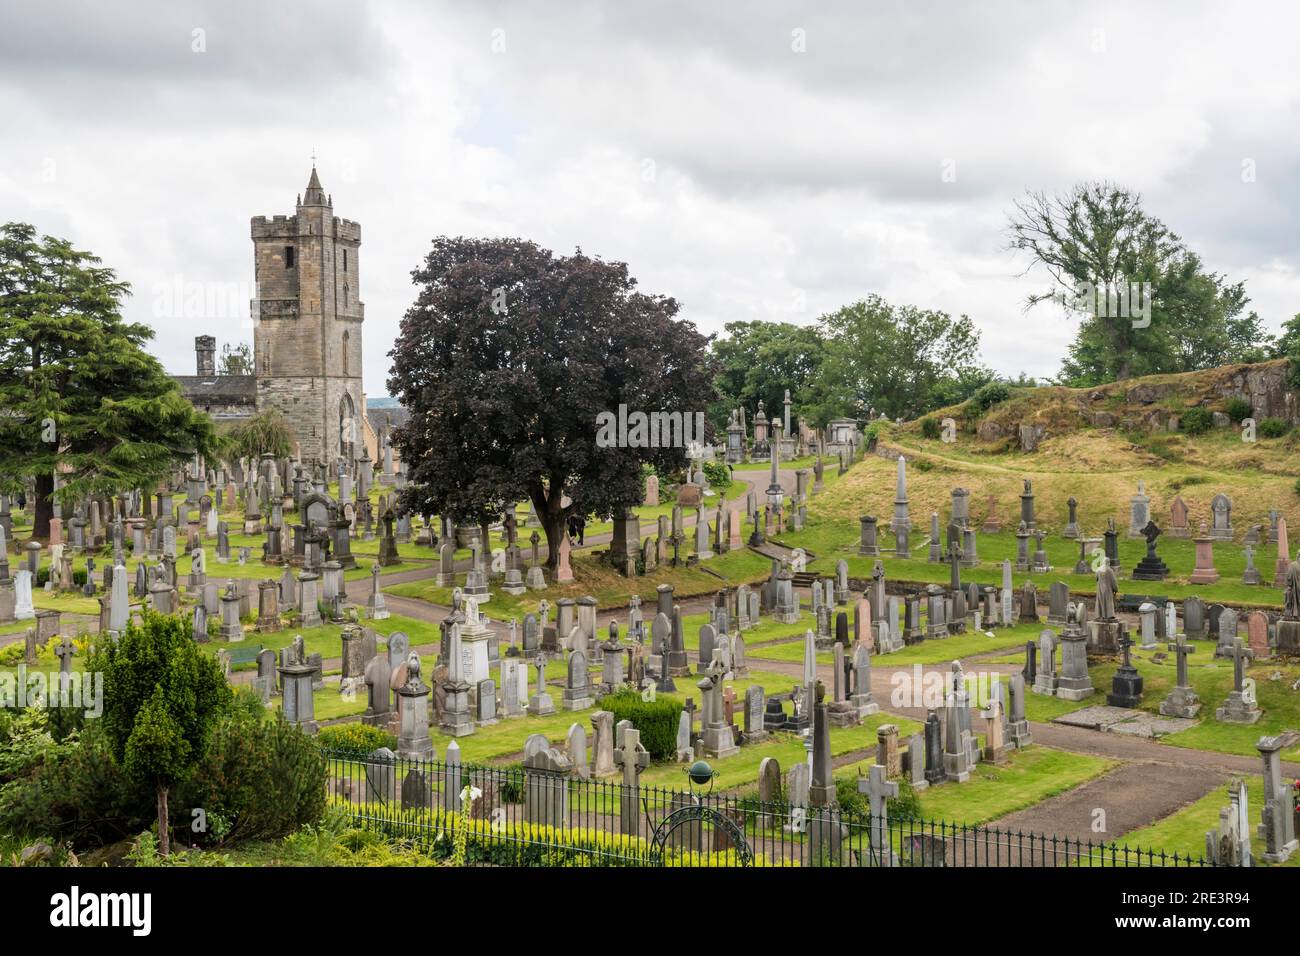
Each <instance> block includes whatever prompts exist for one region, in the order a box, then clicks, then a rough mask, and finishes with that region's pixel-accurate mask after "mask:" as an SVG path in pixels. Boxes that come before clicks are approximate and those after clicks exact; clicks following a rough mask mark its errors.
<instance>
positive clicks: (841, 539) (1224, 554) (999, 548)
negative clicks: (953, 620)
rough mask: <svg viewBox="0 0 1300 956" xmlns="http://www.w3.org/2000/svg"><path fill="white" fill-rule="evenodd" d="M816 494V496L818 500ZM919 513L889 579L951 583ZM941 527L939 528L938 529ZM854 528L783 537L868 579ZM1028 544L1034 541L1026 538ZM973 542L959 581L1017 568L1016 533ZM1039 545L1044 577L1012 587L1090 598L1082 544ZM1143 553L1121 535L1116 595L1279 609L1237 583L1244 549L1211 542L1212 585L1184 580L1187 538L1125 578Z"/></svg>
mask: <svg viewBox="0 0 1300 956" xmlns="http://www.w3.org/2000/svg"><path fill="white" fill-rule="evenodd" d="M815 500H816V499H814V501H815ZM918 517H919V516H914V517H913V522H914V524H913V529H912V534H911V537H910V539H909V543H910V545H911V553H912V555H913V557H911V558H906V559H904V558H898V557H895V556H894V555H893V554H892V553H890V552H885V553H883V554H882V557H881V558H880V560H881V561H882V562H883V564H884V567H885V573H886V575H887V576H888V578H889V579H890V580H891V581H905V582H911V583H916V584H943V585H947V584H948V581H949V569H948V565H947V564H946V563H944V564H931V563H929V562H928V561H926V553H927V550H928V549H927V548H926V547H924V546H923V545H922V542H923V541H924V540H925V539H926V538H927V537H928V536H929V528H928V522H927V524H926V526H925V527H918ZM943 533H944V532H941V534H943ZM859 537H860V535H859V526H858V522H857V521H856V519H852V520H847V519H840V518H828V517H814V516H813V515H809V520H808V523H807V524H806V525H805V526H804V530H802V531H796V532H789V533H787V534H784V535H782V536H781V541H782V543H783V544H786V545H788V546H790V547H801V548H804V549H805V550H808V551H811V552H812V553H813V554H815V555H816V557H815V558H814V559H811V560H810V561H809V562H808V570H810V571H821V572H825V573H832V572H833V571H834V568H835V563H836V561H838V560H840V559H841V558H843V559H844V560H845V561H846V562H847V564H848V566H849V575H850V577H855V578H861V579H867V578H870V576H871V571H872V568H873V567H874V565H875V561H876V559H875V558H868V557H862V556H860V555H859V554H858V553H857V547H858V541H859ZM880 544H881V547H882V548H889V547H892V546H893V538H892V536H891V535H890V534H889V532H888V529H887V527H886V525H885V521H884V520H883V519H882V521H881V533H880ZM1030 545H1031V547H1032V546H1033V542H1032V541H1031V542H1030ZM977 547H978V550H979V557H980V564H979V565H978V566H977V567H974V568H963V569H962V574H961V579H962V583H963V584H968V583H971V582H974V583H976V584H980V585H995V586H998V587H1000V586H1001V584H1002V561H1003V559H1008V558H1009V559H1010V560H1011V561H1012V565H1013V567H1014V562H1015V557H1016V538H1015V535H1014V534H1012V533H1010V532H1007V531H1003V532H1000V533H998V534H979V535H978V543H977ZM1044 550H1046V552H1047V555H1048V560H1049V562H1050V563H1051V565H1052V568H1053V570H1052V571H1050V572H1048V573H1046V574H1030V573H1028V572H1023V571H1021V572H1015V571H1013V573H1012V582H1013V587H1014V588H1015V589H1017V590H1018V589H1019V588H1020V586H1021V585H1022V584H1023V583H1024V582H1025V581H1027V580H1032V581H1033V582H1034V584H1035V585H1036V586H1037V588H1038V591H1039V594H1040V596H1045V595H1046V592H1047V588H1048V587H1049V586H1050V585H1051V584H1052V583H1053V582H1056V581H1064V582H1065V583H1066V584H1067V585H1069V587H1070V591H1071V593H1072V594H1074V595H1076V596H1087V597H1089V598H1091V596H1093V595H1094V594H1095V592H1096V579H1095V578H1094V577H1093V576H1092V575H1091V574H1088V575H1079V574H1074V573H1073V569H1074V565H1075V562H1076V561H1077V560H1078V558H1079V544H1078V542H1077V541H1072V540H1070V539H1068V538H1062V537H1060V536H1059V535H1053V534H1049V535H1048V536H1047V538H1046V539H1045V541H1044ZM1145 554H1146V546H1145V544H1144V543H1143V542H1142V541H1140V540H1137V541H1135V540H1131V539H1129V538H1127V537H1124V536H1121V537H1120V539H1119V555H1120V567H1121V571H1120V593H1121V594H1155V595H1164V596H1166V597H1171V598H1177V599H1182V598H1187V597H1191V596H1192V595H1196V596H1198V597H1200V598H1202V599H1204V600H1205V601H1206V602H1208V603H1213V602H1216V601H1218V602H1228V603H1232V604H1236V605H1242V606H1258V607H1272V608H1278V607H1281V606H1282V600H1283V593H1282V591H1281V590H1280V589H1278V588H1274V587H1272V586H1264V585H1249V584H1242V583H1241V575H1242V573H1243V572H1244V571H1245V568H1246V559H1245V551H1244V549H1243V548H1242V547H1240V546H1238V545H1232V544H1228V543H1225V542H1216V543H1215V546H1214V556H1215V567H1216V568H1218V570H1219V574H1220V580H1219V582H1218V583H1217V584H1211V585H1195V584H1189V583H1187V581H1186V579H1187V577H1188V576H1190V574H1191V572H1192V568H1193V566H1194V564H1195V545H1194V544H1193V542H1191V541H1190V540H1186V539H1182V540H1180V539H1176V538H1161V539H1160V546H1159V554H1160V557H1161V558H1162V559H1163V560H1164V562H1165V563H1166V564H1167V565H1168V566H1169V568H1170V577H1169V579H1167V580H1165V581H1134V580H1131V579H1129V578H1128V574H1129V573H1130V572H1132V570H1133V568H1134V566H1135V565H1136V564H1137V562H1138V560H1139V559H1140V558H1141V557H1142V556H1144V555H1145ZM1276 555H1277V550H1276V548H1275V547H1274V546H1272V545H1268V546H1264V547H1260V548H1257V549H1255V567H1257V568H1258V569H1259V570H1260V574H1261V575H1262V577H1263V579H1264V580H1265V581H1267V582H1271V581H1272V579H1273V565H1274V563H1275V560H1276Z"/></svg>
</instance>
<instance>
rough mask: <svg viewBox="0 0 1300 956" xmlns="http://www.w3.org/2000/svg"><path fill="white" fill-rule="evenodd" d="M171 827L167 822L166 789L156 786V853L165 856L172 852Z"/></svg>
mask: <svg viewBox="0 0 1300 956" xmlns="http://www.w3.org/2000/svg"><path fill="white" fill-rule="evenodd" d="M170 829H171V825H170V824H169V823H168V822H167V788H166V787H164V786H162V785H161V784H159V786H158V852H159V853H160V854H161V855H162V856H167V855H169V854H170V853H171V850H172V841H171V833H170V832H169V831H170Z"/></svg>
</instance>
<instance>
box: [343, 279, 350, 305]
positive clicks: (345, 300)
mask: <svg viewBox="0 0 1300 956" xmlns="http://www.w3.org/2000/svg"><path fill="white" fill-rule="evenodd" d="M349 291H351V290H350V289H348V284H347V283H346V282H345V283H343V308H345V309H346V308H347V307H348V292H349Z"/></svg>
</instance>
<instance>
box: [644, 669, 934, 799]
mask: <svg viewBox="0 0 1300 956" xmlns="http://www.w3.org/2000/svg"><path fill="white" fill-rule="evenodd" d="M765 687H766V685H765ZM881 724H895V725H897V727H898V729H899V734H900V735H903V736H906V735H908V734H914V733H917V732H918V731H919V730H920V729H921V725H920V724H919V723H917V722H916V721H914V720H908V719H907V718H905V717H904V718H899V717H894V716H892V715H890V714H872V715H871V716H870V717H866V718H863V721H862V723H861V724H860V725H859V726H857V727H832V728H831V756H832V757H838V756H842V755H843V754H848V753H853V752H854V751H859V750H866V749H869V748H874V747H875V745H876V728H877V727H879V726H880V725H881ZM807 756H808V751H807V750H806V749H805V747H804V738H802V737H800V736H797V735H795V734H790V733H778V734H773V735H772V736H771V737H769V738H768V739H767V740H765V741H763V742H762V743H757V744H750V745H748V746H745V747H742V748H741V749H740V753H738V754H736V755H735V756H734V757H727V758H725V759H723V760H712V759H710V760H709V766H711V767H712V768H713V769H714V770H715V771H717V774H718V775H717V777H716V778H714V782H713V785H714V789H715V790H730V789H733V788H737V787H747V786H750V785H754V784H756V783H757V781H758V765H759V764H760V763H762V762H763V758H764V757H775V758H776V759H777V761H778V762H779V763H780V764H781V772H782V773H786V772H788V771H789V769H790V768H791V767H793V766H794V765H795V764H796V763H801V762H803V761H804V760H806V759H807ZM686 767H687V765H686V764H680V763H668V764H656V765H654V766H651V767H650V768H649V769H648V770H646V771H645V773H643V774H642V775H641V783H642V784H643V785H653V786H658V787H664V788H668V789H674V790H680V789H683V788H684V783H685V779H686Z"/></svg>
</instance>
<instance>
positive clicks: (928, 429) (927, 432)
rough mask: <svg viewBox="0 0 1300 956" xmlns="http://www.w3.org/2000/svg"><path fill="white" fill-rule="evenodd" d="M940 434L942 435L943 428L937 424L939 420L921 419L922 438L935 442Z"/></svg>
mask: <svg viewBox="0 0 1300 956" xmlns="http://www.w3.org/2000/svg"><path fill="white" fill-rule="evenodd" d="M941 434H943V426H942V425H940V424H939V419H937V418H933V417H931V418H923V419H921V437H922V438H929V439H931V440H932V441H937V440H938V438H939V436H940V435H941Z"/></svg>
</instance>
